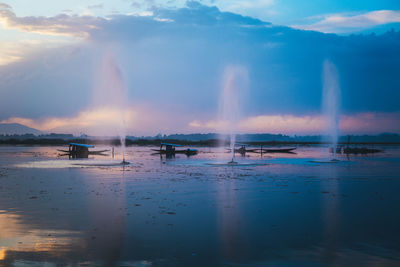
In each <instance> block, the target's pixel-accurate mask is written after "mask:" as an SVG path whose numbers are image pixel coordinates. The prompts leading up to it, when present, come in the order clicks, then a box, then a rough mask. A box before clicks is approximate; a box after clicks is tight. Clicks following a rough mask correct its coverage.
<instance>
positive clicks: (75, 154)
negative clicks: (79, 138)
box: [57, 143, 108, 158]
mask: <svg viewBox="0 0 400 267" xmlns="http://www.w3.org/2000/svg"><path fill="white" fill-rule="evenodd" d="M89 148H94V146H93V145H86V144H78V143H69V148H68V150H62V149H57V150H58V151H60V152H64V153H65V154H63V155H62V156H66V155H68V156H69V157H72V158H87V157H88V156H89V155H104V154H103V153H104V152H107V151H108V150H97V151H89Z"/></svg>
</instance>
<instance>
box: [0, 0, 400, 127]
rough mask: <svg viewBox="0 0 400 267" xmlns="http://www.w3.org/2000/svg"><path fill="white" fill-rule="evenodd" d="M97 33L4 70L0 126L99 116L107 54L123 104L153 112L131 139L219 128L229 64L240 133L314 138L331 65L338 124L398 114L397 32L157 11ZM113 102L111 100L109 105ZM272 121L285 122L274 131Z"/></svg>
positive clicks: (202, 11)
mask: <svg viewBox="0 0 400 267" xmlns="http://www.w3.org/2000/svg"><path fill="white" fill-rule="evenodd" d="M56 17H57V16H56ZM67 17H68V18H69V19H71V20H74V19H76V20H77V21H79V19H80V17H79V16H78V17H73V16H67ZM52 18H55V17H52ZM52 18H44V19H45V20H46V19H52ZM18 19H23V18H18ZM35 19H43V17H35ZM88 19H89V20H90V19H95V20H96V19H97V18H94V17H90V16H89V18H88ZM156 19H158V21H157V20H156ZM39 24H40V23H39ZM93 24H94V26H95V29H92V28H90V29H88V28H87V27H86V26H85V25H86V24H83V29H84V30H83V31H84V32H85V35H86V36H88V39H85V41H84V40H82V39H79V38H78V41H77V42H75V43H73V44H66V45H64V46H63V47H58V48H54V47H53V48H45V47H43V49H41V50H40V51H35V52H34V53H31V54H30V55H29V56H26V57H22V58H21V59H20V61H19V62H15V63H13V64H8V65H3V66H0V120H4V119H8V118H16V117H18V118H28V119H32V120H33V121H34V122H36V123H39V122H40V123H42V122H43V121H44V120H46V118H64V119H72V118H75V117H77V116H78V115H77V114H80V112H89V111H91V110H95V109H94V108H93V107H92V106H91V105H92V104H93V101H94V99H96V95H97V96H98V95H99V94H100V95H107V96H109V94H102V93H99V91H98V87H100V86H99V84H100V85H102V84H103V85H105V84H107V83H104V82H102V77H104V76H105V75H104V74H103V73H102V72H101V71H99V68H101V67H99V66H101V65H102V62H101V59H102V58H103V55H104V53H105V50H110V51H111V52H112V54H113V55H114V56H115V62H116V64H117V65H118V66H120V69H121V72H122V73H123V77H124V79H123V82H124V88H126V91H127V94H126V100H127V102H128V103H129V105H131V106H132V107H134V109H133V110H137V106H140V105H147V106H149V107H152V108H148V109H143V110H141V109H140V110H139V111H137V112H139V113H140V114H141V113H142V112H143V113H144V115H147V113H149V114H150V113H151V114H153V115H152V116H149V117H151V118H153V117H154V118H153V119H149V123H148V124H145V122H143V123H142V124H134V125H129V127H131V128H130V129H132V130H137V129H141V131H142V132H146V131H147V132H148V133H154V132H157V131H164V130H165V131H170V132H171V131H172V132H184V131H194V130H196V129H200V128H199V127H200V126H204V123H202V122H209V125H208V126H207V125H206V126H207V127H206V126H204V127H205V128H210V125H214V126H215V125H216V124H217V122H216V121H213V118H218V115H217V114H218V103H219V98H220V95H221V93H220V92H221V88H222V84H223V74H224V69H225V68H226V66H229V65H240V66H243V68H244V69H246V71H247V73H248V80H249V84H248V88H246V90H245V91H246V92H245V95H246V97H244V98H243V102H242V103H241V104H242V106H241V109H242V114H243V116H245V118H252V119H249V120H248V121H246V123H245V124H244V126H243V127H247V128H246V129H249V130H257V129H260V130H263V129H265V130H268V129H270V128H271V127H273V126H274V125H281V126H282V127H283V128H282V129H283V130H285V129H286V130H290V129H289V128H288V127H289V126H287V125H288V124H293V125H297V124H298V125H306V123H305V122H304V121H306V122H308V123H309V124H308V128H307V129H313V127H317V126H315V125H317V122H318V120H317V119H316V118H314V117H312V118H309V119H307V118H306V115H305V114H319V113H320V112H321V98H322V97H321V95H322V63H323V61H324V60H325V59H326V58H328V59H330V60H331V61H332V62H333V63H334V64H335V65H336V67H337V70H338V83H339V85H340V87H341V89H342V90H341V91H342V99H341V110H340V112H341V114H342V115H344V116H347V115H348V114H361V113H363V114H364V113H367V112H371V111H374V112H377V113H382V114H385V113H391V112H397V111H399V106H398V103H399V99H400V91H399V90H398V88H400V76H399V75H398V73H399V71H400V69H399V66H400V53H399V52H400V50H399V49H400V33H398V32H388V33H386V34H382V35H359V36H337V35H333V34H329V35H327V34H323V33H320V32H313V31H302V30H295V29H291V28H288V27H280V26H274V25H271V24H269V23H266V22H263V21H261V20H257V19H254V18H250V17H244V16H241V15H238V14H234V13H230V12H221V11H220V10H219V9H218V8H216V7H209V6H204V5H201V4H198V3H191V4H189V5H188V6H186V7H184V8H167V9H166V8H157V9H153V10H152V15H150V16H138V15H116V16H111V17H109V18H107V19H98V21H94V22H93ZM52 27H53V26H52V24H51V25H50V26H49V27H48V28H50V29H51V28H52ZM68 27H69V26H66V28H68ZM85 27H86V28H85ZM43 30H44V31H45V30H48V29H47V27H43ZM79 31H82V30H81V29H80V30H79ZM79 31H78V32H79ZM71 32H72V33H73V32H74V30H73V29H72V30H71ZM69 34H71V33H69ZM57 38H60V37H57ZM73 39H74V40H75V39H76V38H73ZM86 40H89V41H86ZM9 54H10V55H11V56H13V55H16V56H20V55H19V54H13V53H11V51H10V53H9ZM12 60H13V59H12V58H11V59H10V61H12ZM106 87H107V88H109V89H110V88H112V86H106ZM107 88H106V89H107ZM112 94H113V92H112V90H111V91H110V95H111V96H113V95H112ZM111 100H112V97H110V98H108V97H107V99H106V100H105V102H107V101H111ZM89 107H90V108H89ZM97 109H98V108H96V110H97ZM132 112H133V111H132ZM132 114H133V113H132ZM279 114H291V115H290V116H294V117H296V118H297V117H299V118H302V119H303V121H301V120H300V119H296V118H291V117H290V116H289V115H285V116H289V117H285V116H283V115H282V116H283V117H276V118H273V117H271V116H281V115H279ZM82 116H83V115H82ZM85 116H86V115H85ZM85 116H83V117H81V118H82V119H85V120H86V118H87V117H85ZM157 116H158V117H159V118H162V119H156V118H157ZM263 116H267V117H266V118H265V117H263ZM397 116H399V115H397ZM145 117H146V116H143V118H145ZM64 119H63V120H64ZM271 119H275V120H276V121H281V122H280V123H275V124H268V122H269V121H270V120H271ZM378 119H379V120H380V119H381V118H380V117H379V118H378ZM364 121H365V120H364ZM72 122H74V123H75V124H76V123H77V122H76V121H73V120H72ZM150 122H151V123H150ZM190 122H192V123H191V124H190ZM300 122H302V123H300ZM132 123H134V122H133V121H132ZM263 123H264V124H263ZM49 125H50V124H49ZM69 125H72V123H69ZM140 125H141V126H143V125H146V126H143V127H142V128H140V127H139V126H140ZM196 125H198V126H199V125H200V126H199V127H196ZM257 125H258V126H257ZM260 125H261V126H260ZM284 125H286V126H284ZM312 125H314V126H312ZM360 125H364V124H360ZM377 125H379V124H378V122H377ZM39 126H40V127H42V126H41V124H40V125H39ZM136 126H138V128H136ZM60 127H61V126H60ZM63 127H66V126H63ZM77 127H80V126H79V125H78V124H77ZM257 127H259V128H257ZM371 127H372V126H371ZM48 128H49V129H50V127H48ZM278 128H279V127H278ZM278 128H275V129H278ZM300 128H301V127H300V126H299V127H297V128H296V129H300ZM53 129H55V128H53ZM60 129H61V128H60ZM63 129H67V128H63ZM68 129H72V127H71V128H68ZM315 129H316V128H315ZM366 129H367V128H366ZM377 129H378V126H377ZM93 132H94V131H93Z"/></svg>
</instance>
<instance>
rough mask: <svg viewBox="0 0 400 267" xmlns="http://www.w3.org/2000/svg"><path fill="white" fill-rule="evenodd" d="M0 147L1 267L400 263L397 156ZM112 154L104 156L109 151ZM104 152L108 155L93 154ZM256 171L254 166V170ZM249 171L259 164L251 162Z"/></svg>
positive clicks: (395, 152)
mask: <svg viewBox="0 0 400 267" xmlns="http://www.w3.org/2000/svg"><path fill="white" fill-rule="evenodd" d="M59 148H60V147H7V146H5V147H0V266H31V265H33V266H43V265H45V264H46V266H196V265H197V266H219V265H223V266H266V265H267V266H336V265H337V266H399V265H400V242H399V240H400V228H399V227H400V212H399V211H400V193H399V190H400V147H390V146H387V147H384V150H385V152H384V153H381V154H377V155H374V156H353V157H350V158H346V157H340V159H341V162H339V163H336V164H326V163H313V162H311V160H315V159H317V160H324V159H326V158H328V153H327V148H326V147H298V148H297V154H268V155H264V156H263V157H260V156H259V155H250V156H247V157H238V158H237V161H238V162H240V163H243V165H241V166H234V167H233V166H211V165H208V164H209V163H224V162H227V161H228V160H229V154H227V153H223V152H222V151H221V150H219V149H216V148H204V147H203V148H199V150H200V151H201V152H200V153H199V154H198V155H196V156H194V157H191V158H187V157H186V156H184V155H179V156H177V157H175V158H171V159H166V158H165V157H163V158H160V156H157V155H151V152H150V149H151V148H152V147H129V148H128V149H127V150H128V155H127V160H128V161H130V162H131V163H132V164H131V165H130V166H126V167H122V166H117V167H115V166H114V167H108V166H89V167H87V166H82V165H75V163H83V164H86V163H99V162H106V163H107V162H118V161H119V160H120V159H121V155H120V154H118V152H119V151H117V154H116V158H115V159H114V161H113V159H112V158H111V156H105V157H101V156H97V157H94V158H90V159H89V160H88V159H86V160H83V161H82V160H68V159H67V158H65V157H59V155H58V153H57V151H56V149H59ZM105 148H106V149H107V147H105ZM96 149H103V147H96ZM254 163H255V164H254ZM246 164H253V165H246Z"/></svg>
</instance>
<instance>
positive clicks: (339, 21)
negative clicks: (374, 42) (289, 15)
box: [292, 10, 400, 33]
mask: <svg viewBox="0 0 400 267" xmlns="http://www.w3.org/2000/svg"><path fill="white" fill-rule="evenodd" d="M313 19H318V21H317V22H315V23H313V24H308V25H293V26H292V27H293V28H297V29H303V30H313V31H320V32H324V33H346V32H354V31H355V30H363V29H367V28H371V27H375V26H379V25H384V24H389V23H398V22H400V10H378V11H371V12H367V13H364V14H359V15H346V14H329V15H325V16H319V17H314V18H313Z"/></svg>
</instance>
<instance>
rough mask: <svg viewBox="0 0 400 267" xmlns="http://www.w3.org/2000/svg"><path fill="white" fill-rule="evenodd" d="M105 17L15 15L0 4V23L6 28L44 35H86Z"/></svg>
mask: <svg viewBox="0 0 400 267" xmlns="http://www.w3.org/2000/svg"><path fill="white" fill-rule="evenodd" d="M104 20H105V19H103V18H99V17H93V16H78V15H67V14H59V15H57V16H54V17H33V16H30V17H17V16H16V14H15V13H14V12H13V11H12V9H11V7H10V6H8V5H5V4H2V5H0V23H2V24H3V27H4V28H6V29H15V30H20V31H23V32H33V33H38V34H46V35H67V36H74V37H80V38H84V37H88V35H89V34H88V33H89V31H91V30H93V29H97V28H98V27H99V26H98V25H99V24H100V23H101V22H102V21H104Z"/></svg>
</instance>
